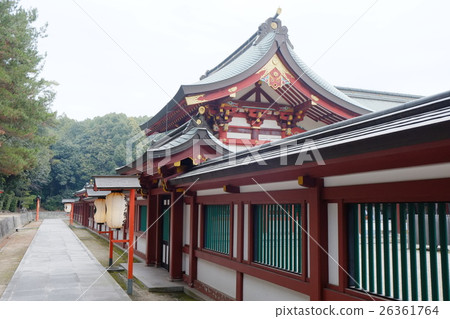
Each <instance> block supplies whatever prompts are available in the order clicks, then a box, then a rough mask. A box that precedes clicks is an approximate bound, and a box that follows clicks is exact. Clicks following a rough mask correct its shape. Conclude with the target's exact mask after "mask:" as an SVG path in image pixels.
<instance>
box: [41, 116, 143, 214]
mask: <svg viewBox="0 0 450 319" xmlns="http://www.w3.org/2000/svg"><path fill="white" fill-rule="evenodd" d="M147 120H148V118H147V117H140V118H135V117H127V116H126V115H125V114H115V113H111V114H106V115H104V116H101V117H96V118H94V119H87V120H84V121H80V122H78V121H75V120H72V119H70V118H68V117H67V116H65V115H63V116H60V117H58V118H57V124H56V126H55V128H54V133H53V134H54V135H55V136H56V137H57V140H56V142H55V143H54V144H53V145H52V147H51V149H52V152H53V154H54V156H53V158H52V160H51V172H50V183H49V184H48V185H46V186H45V188H44V191H43V193H42V195H43V197H42V204H43V206H44V207H45V208H46V209H58V208H59V207H60V206H61V199H62V198H63V197H72V196H73V193H74V192H75V191H77V190H79V189H81V188H82V187H83V186H84V184H85V183H86V182H89V180H90V179H91V177H92V176H93V175H109V174H115V169H116V168H117V167H120V166H123V165H125V164H126V144H127V141H128V140H130V139H131V138H132V137H133V136H135V135H136V134H137V133H139V132H140V129H139V124H140V123H143V122H146V121H147Z"/></svg>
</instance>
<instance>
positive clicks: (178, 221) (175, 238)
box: [169, 192, 183, 280]
mask: <svg viewBox="0 0 450 319" xmlns="http://www.w3.org/2000/svg"><path fill="white" fill-rule="evenodd" d="M180 196H182V193H176V192H172V193H171V203H172V207H171V209H170V240H169V242H170V248H169V278H170V279H171V280H181V279H183V273H182V258H183V198H179V197H180Z"/></svg>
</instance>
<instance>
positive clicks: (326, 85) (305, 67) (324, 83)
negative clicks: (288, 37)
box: [288, 46, 366, 108]
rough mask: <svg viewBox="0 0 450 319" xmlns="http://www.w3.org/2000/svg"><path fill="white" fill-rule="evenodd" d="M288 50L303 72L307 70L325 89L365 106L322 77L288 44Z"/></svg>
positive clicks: (309, 75) (310, 76)
mask: <svg viewBox="0 0 450 319" xmlns="http://www.w3.org/2000/svg"><path fill="white" fill-rule="evenodd" d="M288 50H289V53H290V54H291V56H292V58H293V59H294V61H295V62H296V63H297V64H298V66H299V67H300V69H302V70H303V72H305V75H306V76H308V77H309V78H310V79H311V80H313V81H314V82H315V83H316V84H318V85H319V86H320V87H321V88H323V89H324V90H326V91H328V92H329V93H331V94H333V95H335V96H337V97H338V98H340V99H342V100H344V101H346V102H348V103H351V104H354V105H357V106H359V107H363V108H366V107H364V106H363V105H361V104H360V103H359V102H357V101H355V100H353V99H352V98H350V97H349V96H348V95H346V94H344V93H342V92H341V91H339V90H338V89H336V87H334V86H333V85H331V84H330V83H328V82H327V81H325V80H324V79H322V78H321V77H320V76H319V75H318V74H317V73H316V72H314V71H313V70H312V69H311V68H310V67H309V66H308V65H307V64H306V63H305V62H303V60H302V59H300V58H299V57H298V55H297V54H296V53H295V52H294V50H293V49H292V48H291V47H289V46H288ZM298 76H300V78H301V77H302V74H298Z"/></svg>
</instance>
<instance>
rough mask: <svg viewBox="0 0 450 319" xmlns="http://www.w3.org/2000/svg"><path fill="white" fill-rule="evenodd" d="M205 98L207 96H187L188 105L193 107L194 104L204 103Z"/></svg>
mask: <svg viewBox="0 0 450 319" xmlns="http://www.w3.org/2000/svg"><path fill="white" fill-rule="evenodd" d="M204 96H205V94H199V95H192V96H186V104H187V105H192V104H198V103H203V102H205V101H206V100H205V98H204Z"/></svg>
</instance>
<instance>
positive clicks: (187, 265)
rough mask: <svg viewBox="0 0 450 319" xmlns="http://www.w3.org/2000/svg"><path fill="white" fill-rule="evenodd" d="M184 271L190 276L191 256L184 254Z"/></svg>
mask: <svg viewBox="0 0 450 319" xmlns="http://www.w3.org/2000/svg"><path fill="white" fill-rule="evenodd" d="M181 267H182V270H183V271H184V273H185V274H186V275H189V254H185V253H183V258H182V266H181Z"/></svg>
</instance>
